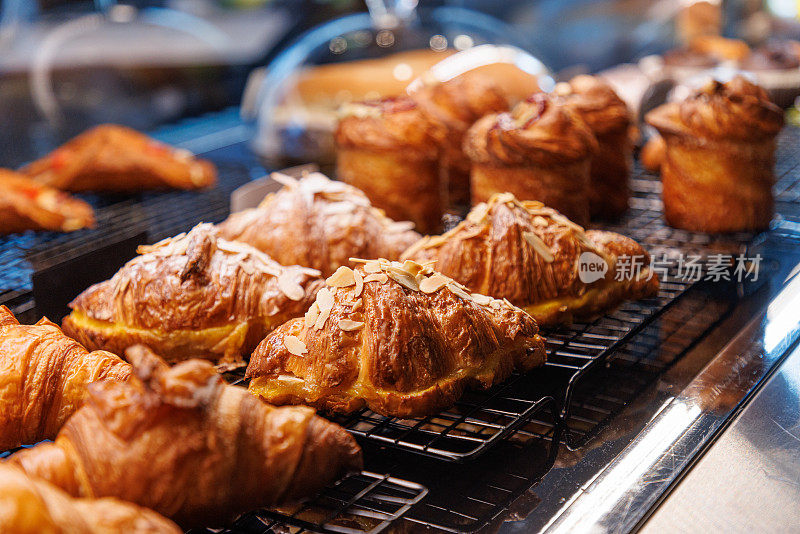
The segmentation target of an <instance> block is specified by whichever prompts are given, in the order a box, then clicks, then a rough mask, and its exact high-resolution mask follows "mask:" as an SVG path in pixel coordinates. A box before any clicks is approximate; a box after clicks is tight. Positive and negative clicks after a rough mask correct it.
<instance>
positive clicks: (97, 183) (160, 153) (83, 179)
mask: <svg viewBox="0 0 800 534" xmlns="http://www.w3.org/2000/svg"><path fill="white" fill-rule="evenodd" d="M20 172H22V173H23V174H25V175H27V176H29V177H30V178H32V179H33V180H36V181H37V182H39V183H41V184H45V185H49V186H50V187H55V188H57V189H62V190H64V191H107V192H135V191H144V190H147V189H202V188H205V187H210V186H212V185H214V184H215V183H216V181H217V171H216V168H215V167H214V165H213V164H212V163H211V162H209V161H206V160H202V159H198V158H196V157H195V156H194V155H193V154H192V153H191V152H189V151H188V150H184V149H177V148H173V147H170V146H168V145H165V144H163V143H161V142H159V141H156V140H155V139H153V138H151V137H148V136H146V135H144V134H142V133H139V132H137V131H136V130H132V129H130V128H126V127H124V126H118V125H115V124H104V125H101V126H97V127H95V128H92V129H91V130H88V131H86V132H84V133H82V134H80V135H79V136H77V137H75V138H74V139H72V140H71V141H69V142H67V143H66V144H64V145H62V146H61V147H59V148H57V149H56V150H54V151H53V152H51V153H50V154H48V155H47V156H45V157H43V158H41V159H38V160H36V161H34V162H33V163H31V164H29V165H27V166H25V167H23V168H22V169H21V170H20Z"/></svg>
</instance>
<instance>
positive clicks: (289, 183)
mask: <svg viewBox="0 0 800 534" xmlns="http://www.w3.org/2000/svg"><path fill="white" fill-rule="evenodd" d="M269 177H270V178H272V179H273V180H275V181H276V182H278V183H279V184H281V185H285V186H286V187H292V188H294V187H297V184H298V181H297V178H294V177H293V176H289V175H288V174H284V173H282V172H273V173H271V174H270V175H269Z"/></svg>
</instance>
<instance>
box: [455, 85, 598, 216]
mask: <svg viewBox="0 0 800 534" xmlns="http://www.w3.org/2000/svg"><path fill="white" fill-rule="evenodd" d="M597 146H598V145H597V140H596V139H595V137H594V135H593V134H592V131H591V130H590V129H589V127H588V126H587V125H586V123H585V122H584V121H583V119H581V118H580V117H579V116H578V114H577V113H576V112H575V110H573V109H572V107H571V106H569V105H567V104H566V103H564V102H562V101H560V100H559V99H556V98H554V97H552V96H550V95H548V94H546V93H537V94H535V95H533V96H531V97H530V98H528V100H526V101H524V102H520V103H519V104H517V105H516V106H515V107H514V109H513V110H512V111H511V113H500V114H496V115H487V116H486V117H484V118H482V119H480V120H479V121H478V122H476V123H475V124H474V125H473V126H472V127H471V128H470V129H469V132H467V137H466V139H465V140H464V152H465V153H466V154H467V156H469V158H470V159H471V160H472V203H473V204H477V203H479V202H485V201H487V200H488V199H489V197H491V196H492V195H493V194H495V193H505V192H507V191H508V192H511V193H514V195H516V196H517V197H518V198H519V199H521V200H538V201H540V202H544V203H545V204H547V205H548V206H553V208H555V209H557V210H559V211H561V212H562V213H564V214H565V215H566V216H567V217H569V218H570V219H572V220H574V221H576V222H577V223H579V224H587V223H588V222H589V192H590V190H589V183H590V181H589V180H590V168H591V161H592V156H593V155H594V154H595V152H597Z"/></svg>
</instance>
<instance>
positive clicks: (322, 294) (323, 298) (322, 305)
mask: <svg viewBox="0 0 800 534" xmlns="http://www.w3.org/2000/svg"><path fill="white" fill-rule="evenodd" d="M316 302H317V306H319V311H320V313H322V312H325V311H330V310H331V309H332V308H333V292H332V291H331V290H330V289H328V288H327V287H323V288H322V289H320V290H319V291H318V292H317V301H316Z"/></svg>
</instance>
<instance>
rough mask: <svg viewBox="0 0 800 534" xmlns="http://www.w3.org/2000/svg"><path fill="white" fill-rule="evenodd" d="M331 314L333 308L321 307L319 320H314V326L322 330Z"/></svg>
mask: <svg viewBox="0 0 800 534" xmlns="http://www.w3.org/2000/svg"><path fill="white" fill-rule="evenodd" d="M330 316H331V308H326V309H324V310H323V309H320V311H319V316H317V320H316V321H315V322H314V328H315V329H316V330H320V329H321V328H322V327H324V326H325V323H326V322H327V321H328V317H330Z"/></svg>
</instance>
